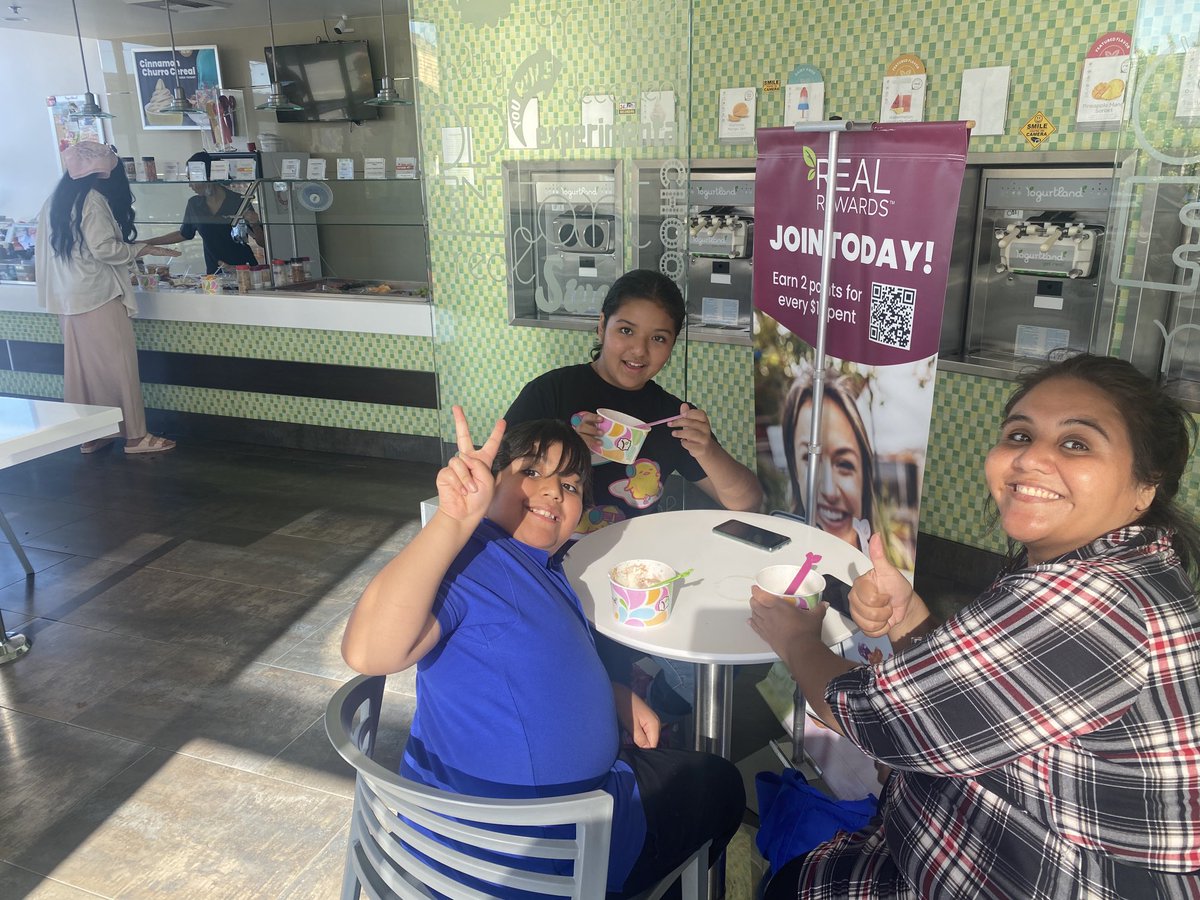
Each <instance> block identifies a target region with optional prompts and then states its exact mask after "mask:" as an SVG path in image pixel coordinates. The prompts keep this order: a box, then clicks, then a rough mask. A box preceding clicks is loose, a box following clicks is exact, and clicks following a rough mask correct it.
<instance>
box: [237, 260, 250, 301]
mask: <svg viewBox="0 0 1200 900" xmlns="http://www.w3.org/2000/svg"><path fill="white" fill-rule="evenodd" d="M253 278H254V274H253V273H252V272H251V271H250V267H249V266H248V265H244V264H243V265H240V266H238V267H237V286H238V293H239V294H245V293H248V292H249V291H250V290H251V289H252V288H253V287H254V282H253Z"/></svg>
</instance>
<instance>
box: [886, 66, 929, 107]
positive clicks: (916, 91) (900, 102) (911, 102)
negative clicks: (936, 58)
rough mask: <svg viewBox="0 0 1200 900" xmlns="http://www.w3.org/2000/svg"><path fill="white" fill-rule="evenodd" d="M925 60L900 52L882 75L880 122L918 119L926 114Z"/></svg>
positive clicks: (926, 82) (926, 84)
mask: <svg viewBox="0 0 1200 900" xmlns="http://www.w3.org/2000/svg"><path fill="white" fill-rule="evenodd" d="M927 86H928V77H927V76H926V74H925V63H923V62H922V61H921V58H920V57H919V56H917V55H916V54H915V53H901V54H900V55H899V56H897V57H896V58H895V59H893V60H892V61H891V62H890V63H888V67H887V71H886V72H884V76H883V89H882V91H881V94H880V99H879V121H880V122H920V121H923V120H924V118H925V88H926V87H927Z"/></svg>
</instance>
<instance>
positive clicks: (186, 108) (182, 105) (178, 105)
mask: <svg viewBox="0 0 1200 900" xmlns="http://www.w3.org/2000/svg"><path fill="white" fill-rule="evenodd" d="M163 6H165V7H166V8H167V30H168V31H169V32H170V33H171V65H172V67H173V68H174V70H175V90H174V92H173V93H172V95H171V102H170V103H169V104H168V105H167V106H166V107H164V108H163V112H165V113H189V112H192V111H193V110H194V109H195V107H194V106H192V102H191V101H190V100H188V98H187V97H185V96H184V95H183V88H181V87H180V86H179V51H178V50H176V49H175V26H174V25H172V24H171V0H164V2H163Z"/></svg>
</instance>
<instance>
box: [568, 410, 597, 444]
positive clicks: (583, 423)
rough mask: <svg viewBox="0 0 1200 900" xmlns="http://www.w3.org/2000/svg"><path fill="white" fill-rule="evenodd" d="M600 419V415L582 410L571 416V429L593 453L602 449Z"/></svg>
mask: <svg viewBox="0 0 1200 900" xmlns="http://www.w3.org/2000/svg"><path fill="white" fill-rule="evenodd" d="M600 419H601V417H600V415H599V414H598V413H594V412H589V411H588V410H580V411H579V412H577V413H575V415H573V416H571V427H572V428H574V429H575V433H576V434H578V435H579V436H580V437H581V438H583V442H584V443H585V444H587V445H588V448H589V449H590V450H592V451H593V452H594V451H597V450H599V449H600Z"/></svg>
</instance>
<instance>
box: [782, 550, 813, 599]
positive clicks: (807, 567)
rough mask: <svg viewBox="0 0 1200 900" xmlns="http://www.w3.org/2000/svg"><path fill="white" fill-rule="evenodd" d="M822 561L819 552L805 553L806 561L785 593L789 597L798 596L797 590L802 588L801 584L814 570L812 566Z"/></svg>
mask: <svg viewBox="0 0 1200 900" xmlns="http://www.w3.org/2000/svg"><path fill="white" fill-rule="evenodd" d="M820 561H821V555H820V554H819V553H805V554H804V562H802V563H801V564H800V571H798V572H797V573H796V577H795V578H793V579H792V583H791V584H789V585H788V586H787V591H786V592H785V593H786V595H787V596H788V597H794V596H796V591H798V590H800V585H801V584H803V583H804V579H805V578H806V577H807V576H808V573H809V572H811V571H812V567H813V566H815V565H816V564H817V563H819V562H820Z"/></svg>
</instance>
